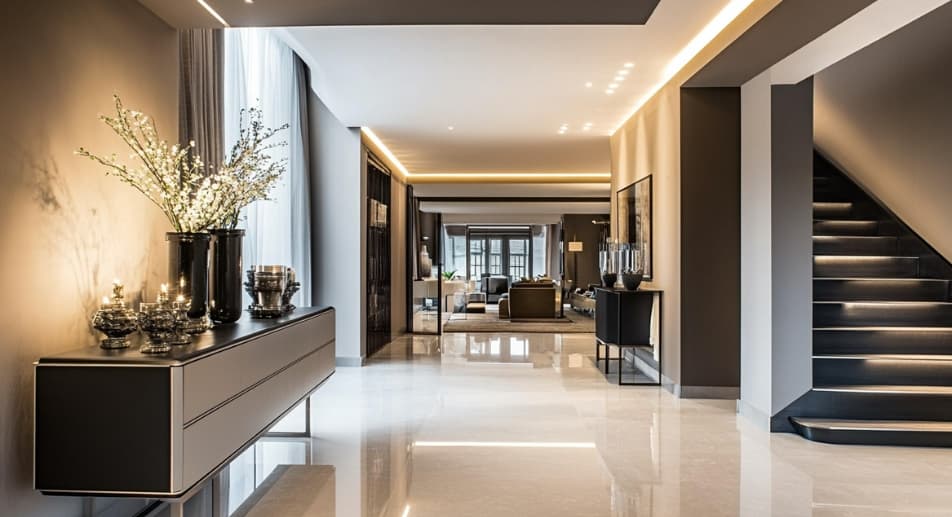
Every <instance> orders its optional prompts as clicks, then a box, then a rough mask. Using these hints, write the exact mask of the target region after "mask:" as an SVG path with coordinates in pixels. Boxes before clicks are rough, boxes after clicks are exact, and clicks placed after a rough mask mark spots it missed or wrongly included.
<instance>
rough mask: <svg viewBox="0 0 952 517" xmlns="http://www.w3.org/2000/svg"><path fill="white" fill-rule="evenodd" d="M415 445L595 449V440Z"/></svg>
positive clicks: (428, 445) (422, 443)
mask: <svg viewBox="0 0 952 517" xmlns="http://www.w3.org/2000/svg"><path fill="white" fill-rule="evenodd" d="M413 446H414V447H490V448H509V449H594V448H595V444H594V443H593V442H413Z"/></svg>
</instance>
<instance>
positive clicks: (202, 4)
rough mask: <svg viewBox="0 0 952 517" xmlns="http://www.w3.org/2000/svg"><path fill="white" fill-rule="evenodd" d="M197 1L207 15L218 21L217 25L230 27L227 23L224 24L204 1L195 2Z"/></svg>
mask: <svg viewBox="0 0 952 517" xmlns="http://www.w3.org/2000/svg"><path fill="white" fill-rule="evenodd" d="M197 1H198V5H200V6H202V7H204V8H205V10H206V11H208V14H210V15H212V16H213V17H214V18H215V19H216V20H218V23H220V24H222V25H224V26H225V27H231V25H228V22H226V21H225V19H224V18H222V17H221V15H220V14H218V13H217V12H215V10H214V9H212V6H210V5H208V4H207V3H205V0H197Z"/></svg>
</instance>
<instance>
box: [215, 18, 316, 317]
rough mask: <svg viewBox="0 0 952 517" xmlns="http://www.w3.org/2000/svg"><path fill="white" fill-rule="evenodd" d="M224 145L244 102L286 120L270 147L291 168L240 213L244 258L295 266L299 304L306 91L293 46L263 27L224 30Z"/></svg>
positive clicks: (303, 272) (303, 297) (305, 243)
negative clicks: (262, 197)
mask: <svg viewBox="0 0 952 517" xmlns="http://www.w3.org/2000/svg"><path fill="white" fill-rule="evenodd" d="M224 69H225V70H224V76H225V92H224V97H225V98H224V104H225V116H224V128H225V131H224V133H225V149H226V151H230V149H231V146H232V145H233V144H234V142H235V140H236V139H237V137H238V130H239V115H240V113H241V110H242V109H243V108H250V107H258V108H260V109H261V110H262V114H263V118H264V124H265V126H266V127H279V126H282V125H284V124H288V125H289V127H288V129H287V130H286V131H282V132H281V133H279V134H278V135H279V136H278V137H276V138H275V141H280V140H286V141H287V143H288V145H287V146H286V147H277V148H275V149H272V150H271V155H272V157H273V158H275V159H285V160H287V172H286V173H285V175H284V177H282V178H281V180H280V182H279V183H278V185H277V186H276V187H275V189H274V190H273V191H272V194H271V198H272V199H271V200H268V201H259V202H257V203H254V204H252V205H251V206H249V207H248V208H246V209H245V210H244V211H243V213H242V216H243V217H242V219H243V222H242V223H241V224H240V225H239V226H240V227H244V228H245V229H246V235H245V241H244V253H243V257H242V258H243V260H244V264H245V266H246V267H248V266H251V265H257V264H282V265H289V266H291V267H293V268H294V270H295V271H296V272H297V278H298V280H299V281H300V282H301V291H300V293H298V295H297V297H296V299H295V301H296V303H297V305H301V306H307V305H310V304H311V282H310V278H311V260H310V255H311V238H310V235H311V232H310V201H309V182H308V173H309V171H308V169H309V164H308V163H307V161H308V160H307V156H308V153H307V146H308V144H309V143H308V142H307V141H306V135H307V131H306V124H307V120H306V119H305V120H301V118H302V101H301V99H302V98H306V97H303V96H306V95H307V92H302V91H300V89H301V86H300V84H299V82H298V81H297V78H296V76H295V55H294V52H293V51H292V50H291V49H290V48H289V47H288V46H287V45H285V44H284V43H283V42H282V41H281V40H279V39H278V38H277V37H276V36H274V35H273V34H272V33H271V32H270V31H268V30H265V29H227V30H226V31H225V66H224Z"/></svg>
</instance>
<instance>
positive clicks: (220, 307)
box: [211, 230, 245, 323]
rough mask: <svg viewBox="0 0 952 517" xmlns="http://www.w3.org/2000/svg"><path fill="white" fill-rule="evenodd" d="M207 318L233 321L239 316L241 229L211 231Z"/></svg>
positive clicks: (222, 321) (226, 321)
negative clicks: (209, 300)
mask: <svg viewBox="0 0 952 517" xmlns="http://www.w3.org/2000/svg"><path fill="white" fill-rule="evenodd" d="M211 234H212V236H213V239H212V277H211V317H212V321H214V322H216V323H234V322H236V321H238V319H239V318H241V312H242V306H241V297H242V294H243V291H242V285H241V281H242V275H243V274H244V272H243V271H242V269H243V268H242V265H241V241H242V239H243V238H244V236H245V231H244V230H211Z"/></svg>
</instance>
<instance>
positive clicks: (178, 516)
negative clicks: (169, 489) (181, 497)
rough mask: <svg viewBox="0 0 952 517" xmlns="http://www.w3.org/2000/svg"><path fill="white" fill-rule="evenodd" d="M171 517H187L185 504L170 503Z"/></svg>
mask: <svg viewBox="0 0 952 517" xmlns="http://www.w3.org/2000/svg"><path fill="white" fill-rule="evenodd" d="M169 517H185V503H184V502H179V501H173V502H170V503H169Z"/></svg>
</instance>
